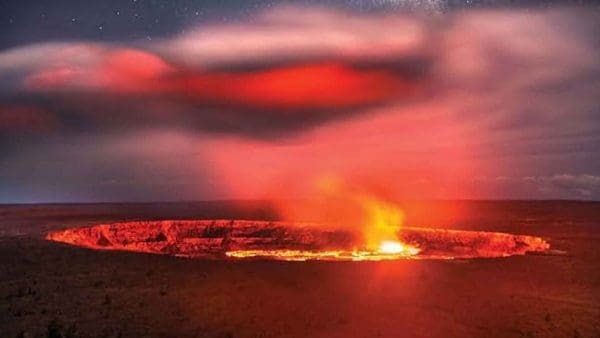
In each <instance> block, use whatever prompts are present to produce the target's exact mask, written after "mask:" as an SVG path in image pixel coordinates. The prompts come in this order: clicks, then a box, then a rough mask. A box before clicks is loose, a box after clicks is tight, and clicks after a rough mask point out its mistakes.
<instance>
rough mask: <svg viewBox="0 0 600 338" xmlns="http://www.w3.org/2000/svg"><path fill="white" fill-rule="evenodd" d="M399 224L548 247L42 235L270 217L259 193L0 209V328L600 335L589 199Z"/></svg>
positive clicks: (24, 333)
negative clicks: (499, 251)
mask: <svg viewBox="0 0 600 338" xmlns="http://www.w3.org/2000/svg"><path fill="white" fill-rule="evenodd" d="M401 206H402V207H403V208H404V209H405V211H406V214H407V216H408V217H407V220H406V223H407V224H409V225H418V226H427V227H439V228H445V229H461V230H475V231H501V232H508V233H514V234H523V235H531V236H539V237H542V238H544V239H545V240H547V241H548V242H549V243H550V245H551V249H552V250H551V252H549V253H547V254H528V255H523V256H513V257H505V258H478V259H453V260H435V259H434V260H397V261H381V262H351V261H344V262H331V261H309V262H285V261H269V260H214V259H213V260H207V259H192V258H181V257H174V256H168V255H156V254H149V253H135V252H121V251H106V250H92V249H86V248H80V247H75V246H70V245H67V244H63V243H57V242H52V241H48V240H46V239H45V236H46V234H48V233H49V232H52V231H57V230H62V229H69V228H73V227H81V226H91V225H95V224H101V223H110V222H125V221H147V220H200V219H247V220H277V216H276V213H274V212H273V211H272V209H271V208H270V203H268V202H264V201H256V202H234V201H229V202H189V203H148V204H131V203H121V204H48V205H4V206H0V276H2V277H1V279H0V337H600V203H598V202H570V201H542V202H525V201H502V202H493V201H437V202H429V203H427V204H425V206H424V204H423V203H408V202H407V203H405V204H403V205H401Z"/></svg>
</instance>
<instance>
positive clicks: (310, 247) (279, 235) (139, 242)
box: [46, 220, 550, 261]
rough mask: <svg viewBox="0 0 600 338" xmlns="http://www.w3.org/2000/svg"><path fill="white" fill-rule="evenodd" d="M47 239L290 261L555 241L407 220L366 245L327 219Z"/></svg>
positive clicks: (545, 247) (200, 223)
mask: <svg viewBox="0 0 600 338" xmlns="http://www.w3.org/2000/svg"><path fill="white" fill-rule="evenodd" d="M46 239H48V240H51V241H56V242H62V243H67V244H71V245H75V246H79V247H84V248H90V249H98V250H120V251H133V252H144V253H154V254H163V255H173V256H180V257H189V258H204V259H228V260H236V259H274V260H286V261H306V260H331V261H336V260H342V261H343V260H348V261H378V260H393V259H455V258H456V259H469V258H478V257H481V258H496V257H507V256H513V255H524V254H527V253H543V252H547V251H549V249H550V245H549V243H548V242H546V241H545V240H544V239H542V238H540V237H534V236H526V235H514V234H509V233H501V232H483V231H461V230H446V229H436V228H420V227H403V228H402V229H401V231H399V232H398V233H397V240H398V242H395V243H398V244H395V243H393V244H394V245H397V247H396V246H393V250H390V251H386V250H368V249H366V248H364V247H363V246H362V245H361V243H363V239H362V238H361V235H360V234H357V233H353V232H351V231H348V230H344V229H343V228H335V227H328V226H324V225H322V224H311V223H292V222H271V221H247V220H186V221H182V220H163V221H137V222H122V223H111V224H99V225H95V226H90V227H80V228H70V229H66V230H60V231H53V232H50V233H48V234H47V235H46Z"/></svg>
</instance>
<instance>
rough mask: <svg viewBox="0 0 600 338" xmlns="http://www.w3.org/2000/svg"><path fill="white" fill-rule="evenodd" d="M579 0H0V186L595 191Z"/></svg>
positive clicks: (7, 191) (265, 192)
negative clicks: (329, 185)
mask: <svg viewBox="0 0 600 338" xmlns="http://www.w3.org/2000/svg"><path fill="white" fill-rule="evenodd" d="M599 22H600V7H599V6H598V3H597V2H592V1H518V2H516V1H514V2H513V1H435V0H431V1H426V0H423V1H383V0H378V1H376V0H373V1H253V0H244V1H206V0H205V1H191V0H175V1H158V0H134V1H131V0H130V1H73V0H53V1H5V0H0V203H19V202H25V203H33V202H90V201H166V200H207V199H237V198H271V197H277V198H279V197H303V196H305V195H307V194H310V193H311V191H312V190H311V189H312V188H311V186H313V185H314V182H318V181H319V180H320V179H321V178H323V177H336V178H339V179H341V180H343V181H347V182H349V184H353V185H361V186H363V187H378V188H377V189H379V188H380V187H385V188H386V190H387V191H388V193H389V194H391V195H392V196H394V198H398V199H402V198H443V199H464V198H466V199H471V198H475V199H477V198H484V199H515V198H516V199H585V200H598V199H600V155H599V154H600V152H598V148H599V147H600V99H599V96H598V93H600V43H598V42H599V40H598V36H600V24H599Z"/></svg>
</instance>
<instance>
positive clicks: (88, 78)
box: [24, 49, 421, 111]
mask: <svg viewBox="0 0 600 338" xmlns="http://www.w3.org/2000/svg"><path fill="white" fill-rule="evenodd" d="M24 83H25V87H26V88H28V89H30V90H34V91H42V92H43V91H56V90H59V91H60V90H69V91H81V90H86V91H90V90H91V91H98V92H99V93H100V94H102V93H104V94H120V95H128V94H135V95H138V94H146V95H167V96H169V97H173V96H175V97H179V98H180V99H182V100H188V101H191V102H194V103H200V104H205V105H208V106H218V107H228V108H233V109H236V108H240V109H243V110H247V109H271V110H286V111H289V110H307V109H318V110H324V109H330V108H335V109H344V108H354V107H358V106H366V105H374V104H379V103H383V102H387V101H391V100H394V99H396V98H405V97H409V96H412V95H414V94H416V93H417V92H418V91H419V88H420V86H421V84H420V83H416V82H415V80H414V79H409V78H407V77H406V76H403V75H402V74H401V73H399V72H397V71H394V70H392V69H388V68H385V66H381V67H379V68H378V67H371V68H358V67H354V66H352V65H351V64H347V63H344V62H341V61H338V62H326V61H324V62H317V63H303V64H295V65H288V66H276V67H270V68H261V69H257V70H251V71H222V70H205V71H202V70H196V69H189V68H186V67H182V66H178V65H173V64H168V63H167V62H165V61H164V60H163V59H162V58H160V57H159V56H157V55H154V54H151V53H149V52H146V51H141V50H134V49H122V50H116V51H109V52H105V53H104V54H103V56H102V57H101V61H100V62H98V63H97V64H94V65H91V66H89V67H81V66H64V65H60V66H59V67H49V68H45V69H42V70H41V71H38V72H36V73H34V74H31V75H30V76H28V77H26V78H25V82H24Z"/></svg>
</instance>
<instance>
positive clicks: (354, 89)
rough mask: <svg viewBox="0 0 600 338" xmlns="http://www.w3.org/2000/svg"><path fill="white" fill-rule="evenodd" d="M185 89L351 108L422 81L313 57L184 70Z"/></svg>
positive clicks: (231, 100) (277, 104)
mask: <svg viewBox="0 0 600 338" xmlns="http://www.w3.org/2000/svg"><path fill="white" fill-rule="evenodd" d="M179 81H180V82H179V83H178V85H179V88H178V90H180V91H181V92H182V93H185V94H187V95H189V96H191V97H193V98H195V99H201V100H206V101H208V102H213V103H216V104H220V105H225V106H241V105H248V106H250V107H256V108H268V109H284V110H288V109H297V108H302V109H327V108H351V107H355V106H364V105H370V104H377V103H381V102H385V101H388V100H393V99H394V98H397V97H406V96H409V95H412V94H414V93H415V92H416V91H417V88H418V86H417V85H415V83H413V82H411V81H408V80H407V79H404V78H402V77H400V76H398V74H394V73H393V72H391V71H389V70H385V69H375V70H371V69H369V70H361V69H357V68H353V67H351V66H350V65H346V64H343V63H340V62H338V63H333V62H328V63H314V64H302V65H293V66H287V67H278V68H270V69H265V70H259V71H252V72H209V73H205V74H198V75H186V74H182V76H181V78H180V80H179Z"/></svg>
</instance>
